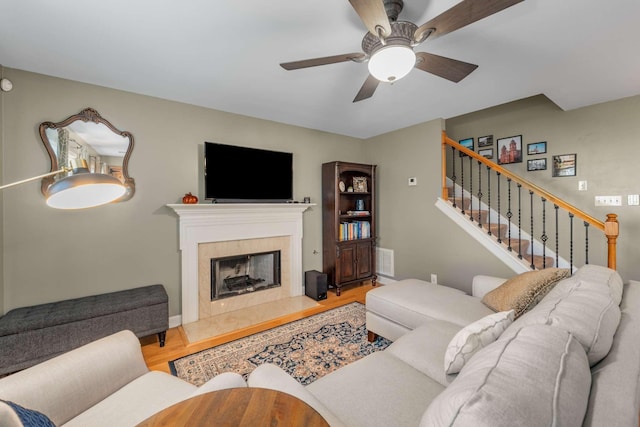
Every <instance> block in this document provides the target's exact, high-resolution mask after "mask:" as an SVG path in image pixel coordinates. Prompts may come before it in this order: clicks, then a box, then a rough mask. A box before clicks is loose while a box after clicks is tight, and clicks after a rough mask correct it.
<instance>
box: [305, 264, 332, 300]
mask: <svg viewBox="0 0 640 427" xmlns="http://www.w3.org/2000/svg"><path fill="white" fill-rule="evenodd" d="M304 293H305V294H306V295H307V296H308V297H309V298H313V299H314V300H316V301H320V300H323V299H327V275H326V274H325V273H320V272H319V271H317V270H309V271H305V272H304Z"/></svg>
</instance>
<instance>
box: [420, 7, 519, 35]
mask: <svg viewBox="0 0 640 427" xmlns="http://www.w3.org/2000/svg"><path fill="white" fill-rule="evenodd" d="M521 1H524V0H482V1H478V0H463V1H461V2H460V3H458V4H457V5H455V6H453V7H452V8H451V9H449V10H447V11H445V12H443V13H441V14H440V15H438V16H436V17H435V18H433V19H432V20H430V21H429V22H427V23H425V24H423V25H421V26H420V27H418V29H417V30H416V32H415V35H414V39H415V40H416V41H419V42H420V41H422V40H424V36H425V35H428V34H429V30H430V29H434V31H433V33H431V36H430V37H438V36H441V35H443V34H447V33H450V32H452V31H454V30H457V29H459V28H462V27H464V26H466V25H469V24H471V23H473V22H476V21H479V20H481V19H483V18H486V17H487V16H490V15H493V14H494V13H498V12H500V11H501V10H504V9H506V8H508V7H511V6H513V5H515V4H518V3H520V2H521Z"/></svg>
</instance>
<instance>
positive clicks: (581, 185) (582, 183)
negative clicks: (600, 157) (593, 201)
mask: <svg viewBox="0 0 640 427" xmlns="http://www.w3.org/2000/svg"><path fill="white" fill-rule="evenodd" d="M578 191H587V181H578Z"/></svg>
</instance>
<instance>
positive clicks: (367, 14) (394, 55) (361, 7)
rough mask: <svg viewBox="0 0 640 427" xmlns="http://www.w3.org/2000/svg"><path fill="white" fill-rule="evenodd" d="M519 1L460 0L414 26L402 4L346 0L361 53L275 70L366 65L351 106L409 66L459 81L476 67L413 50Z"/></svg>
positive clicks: (398, 0)
mask: <svg viewBox="0 0 640 427" xmlns="http://www.w3.org/2000/svg"><path fill="white" fill-rule="evenodd" d="M521 1H523V0H463V1H461V2H460V3H458V4H457V5H455V6H453V7H452V8H451V9H448V10H447V11H445V12H443V13H441V14H440V15H438V16H436V17H435V18H433V19H431V20H430V21H428V22H426V23H425V24H422V25H421V26H417V25H415V24H414V23H412V22H408V21H398V15H399V14H400V12H402V8H403V7H404V2H403V0H349V3H351V6H352V7H353V8H354V9H355V11H356V13H357V14H358V16H359V17H360V19H361V20H362V22H363V23H364V25H365V26H366V27H367V29H368V30H369V32H368V33H367V34H366V35H365V36H364V38H363V39H362V50H363V51H364V52H356V53H346V54H342V55H334V56H326V57H322V58H314V59H305V60H301V61H293V62H284V63H282V64H280V66H281V67H282V68H284V69H285V70H297V69H300V68H307V67H316V66H318V65H328V64H335V63H338V62H346V61H353V62H359V63H361V62H368V67H369V76H368V77H367V80H365V82H364V84H363V85H362V87H361V88H360V91H359V92H358V94H357V95H356V97H355V99H354V100H353V102H357V101H362V100H363V99H367V98H370V97H371V96H373V93H374V92H375V90H376V88H377V87H378V84H379V83H380V82H381V81H383V82H389V83H393V82H395V81H397V80H399V79H401V78H402V77H404V76H405V75H407V74H408V73H409V72H410V71H411V69H413V68H418V69H419V70H422V71H426V72H428V73H431V74H435V75H436V76H440V77H443V78H445V79H447V80H450V81H452V82H455V83H458V82H459V81H460V80H462V79H464V78H465V77H467V76H468V75H469V74H471V72H472V71H473V70H475V69H476V68H478V66H477V65H475V64H469V63H467V62H462V61H458V60H455V59H451V58H445V57H443V56H439V55H434V54H432V53H427V52H414V51H413V48H414V47H415V46H417V45H419V44H420V43H422V42H424V41H425V40H426V39H427V38H428V37H431V38H434V37H437V36H441V35H444V34H447V33H450V32H452V31H455V30H457V29H459V28H462V27H464V26H466V25H469V24H471V23H473V22H476V21H479V20H480V19H483V18H486V17H487V16H490V15H493V14H494V13H497V12H500V11H501V10H504V9H506V8H508V7H510V6H513V5H515V4H517V3H520V2H521Z"/></svg>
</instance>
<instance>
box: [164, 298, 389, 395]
mask: <svg viewBox="0 0 640 427" xmlns="http://www.w3.org/2000/svg"><path fill="white" fill-rule="evenodd" d="M389 344H391V341H389V340H387V339H385V338H382V337H378V338H377V339H376V340H375V341H374V342H372V343H370V342H369V341H367V331H366V328H365V306H364V305H363V304H361V303H358V302H354V303H351V304H347V305H344V306H341V307H338V308H334V309H331V310H329V311H325V312H323V313H320V314H316V315H314V316H311V317H307V318H304V319H301V320H296V321H294V322H291V323H287V324H285V325H282V326H278V327H275V328H272V329H269V330H267V331H264V332H260V333H257V334H254V335H250V336H248V337H245V338H241V339H238V340H235V341H232V342H229V343H227V344H222V345H219V346H216V347H212V348H210V349H207V350H203V351H200V352H198V353H194V354H191V355H189V356H185V357H181V358H180V359H176V360H172V361H171V362H169V367H170V368H171V373H172V374H173V375H175V376H177V377H179V378H182V379H183V380H186V381H188V382H190V383H192V384H195V385H198V386H199V385H201V384H203V383H205V382H206V381H207V380H209V379H211V378H213V377H215V376H216V375H218V374H221V373H223V372H237V373H239V374H241V375H242V376H244V377H245V379H246V378H247V376H248V375H249V374H250V373H251V372H252V371H253V370H254V369H255V368H256V367H257V366H259V365H261V364H263V363H273V364H275V365H278V366H280V367H281V368H282V369H284V370H285V371H287V372H288V373H289V374H290V375H291V376H293V377H294V378H295V379H297V380H298V381H299V382H300V383H301V384H303V385H307V384H310V383H312V382H313V381H315V380H317V379H318V378H320V377H322V376H323V375H326V374H328V373H330V372H332V371H335V370H336V369H338V368H340V367H342V366H345V365H347V364H349V363H352V362H355V361H356V360H358V359H360V358H362V357H364V356H366V355H368V354H371V353H373V352H376V351H380V350H384V349H385V348H387V346H388V345H389Z"/></svg>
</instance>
